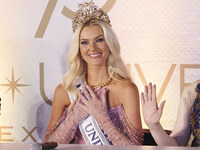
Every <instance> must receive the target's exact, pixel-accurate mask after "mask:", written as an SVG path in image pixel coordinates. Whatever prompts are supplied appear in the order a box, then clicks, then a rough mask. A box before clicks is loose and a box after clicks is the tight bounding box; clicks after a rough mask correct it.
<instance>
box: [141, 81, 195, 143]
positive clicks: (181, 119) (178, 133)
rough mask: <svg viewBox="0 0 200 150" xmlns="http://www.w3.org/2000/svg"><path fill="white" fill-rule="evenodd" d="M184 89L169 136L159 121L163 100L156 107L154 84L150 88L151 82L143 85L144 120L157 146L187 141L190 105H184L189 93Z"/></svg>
mask: <svg viewBox="0 0 200 150" xmlns="http://www.w3.org/2000/svg"><path fill="white" fill-rule="evenodd" d="M186 91H187V90H184V92H183V95H182V98H181V101H180V105H179V110H178V116H177V121H176V123H175V128H174V130H173V131H172V134H171V135H170V136H169V135H168V134H167V133H166V132H165V131H164V129H163V127H162V126H161V124H160V122H159V120H160V118H161V115H162V110H163V107H164V104H165V101H163V102H162V103H161V104H160V107H158V105H157V99H156V86H155V85H154V86H153V88H152V84H151V83H150V84H149V86H148V87H147V86H145V91H144V93H142V94H141V102H142V111H143V116H144V121H145V123H146V124H147V126H148V127H149V129H150V132H151V134H152V136H153V138H154V140H155V141H156V143H157V144H158V145H159V146H178V145H181V146H184V145H187V143H188V140H189V137H190V127H189V116H190V115H189V112H190V108H191V106H189V107H187V106H188V105H191V104H187V106H186V105H185V102H186V99H187V100H189V99H188V98H186V97H188V94H189V93H188V91H187V92H186ZM186 107H187V108H186ZM188 108H189V109H188Z"/></svg>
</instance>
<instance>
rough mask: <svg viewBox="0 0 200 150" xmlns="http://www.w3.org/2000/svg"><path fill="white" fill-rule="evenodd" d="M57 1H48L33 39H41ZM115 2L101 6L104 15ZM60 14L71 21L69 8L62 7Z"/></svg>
mask: <svg viewBox="0 0 200 150" xmlns="http://www.w3.org/2000/svg"><path fill="white" fill-rule="evenodd" d="M57 1H58V0H49V2H48V4H47V7H46V9H45V12H44V14H43V17H42V19H41V21H40V24H39V27H38V29H37V31H36V34H35V38H43V36H44V34H45V31H46V29H47V27H48V24H49V21H50V19H51V17H52V15H53V12H54V9H55V7H56V4H57ZM115 2H116V0H107V1H106V3H105V4H104V5H103V7H102V10H104V11H105V12H106V13H107V12H109V11H110V9H111V8H112V7H113V6H114V4H115ZM62 14H63V15H64V16H65V17H67V18H69V19H73V16H74V15H75V12H73V11H71V10H70V9H69V8H67V7H66V6H64V7H63V10H62Z"/></svg>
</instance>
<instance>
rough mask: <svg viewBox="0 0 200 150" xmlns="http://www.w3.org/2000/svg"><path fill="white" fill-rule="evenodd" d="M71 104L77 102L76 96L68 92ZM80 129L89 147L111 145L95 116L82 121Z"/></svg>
mask: <svg viewBox="0 0 200 150" xmlns="http://www.w3.org/2000/svg"><path fill="white" fill-rule="evenodd" d="M82 81H83V80H82V77H81V79H80V80H79V82H78V84H77V83H76V85H78V86H77V87H78V89H80V90H81V89H82V85H83V84H84V83H83V82H82ZM68 95H69V98H70V101H71V103H72V102H73V101H74V100H75V98H74V96H73V95H71V94H70V93H69V92H68ZM79 129H80V131H81V134H82V136H83V138H84V140H85V142H86V144H88V145H110V143H109V142H108V140H107V138H106V137H105V135H104V134H103V132H102V130H101V128H100V127H99V125H98V123H97V121H96V120H95V118H94V117H93V116H88V117H87V118H86V119H84V120H82V121H81V122H80V124H79Z"/></svg>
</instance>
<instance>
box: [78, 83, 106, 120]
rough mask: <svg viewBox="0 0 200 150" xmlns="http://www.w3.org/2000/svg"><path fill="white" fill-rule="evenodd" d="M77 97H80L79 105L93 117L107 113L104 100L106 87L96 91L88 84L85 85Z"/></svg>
mask: <svg viewBox="0 0 200 150" xmlns="http://www.w3.org/2000/svg"><path fill="white" fill-rule="evenodd" d="M79 98H80V99H81V105H80V107H82V108H83V109H84V110H85V111H86V112H88V113H89V114H90V115H92V116H94V117H95V118H97V117H99V116H102V115H106V116H107V115H108V109H107V100H106V98H107V89H105V88H102V89H99V90H98V91H94V90H92V88H91V87H90V86H88V85H86V87H83V89H82V91H81V92H80V93H79Z"/></svg>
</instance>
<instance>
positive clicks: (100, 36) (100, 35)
mask: <svg viewBox="0 0 200 150" xmlns="http://www.w3.org/2000/svg"><path fill="white" fill-rule="evenodd" d="M101 36H104V35H98V36H97V37H95V39H98V38H99V37H101ZM81 40H88V39H81Z"/></svg>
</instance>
